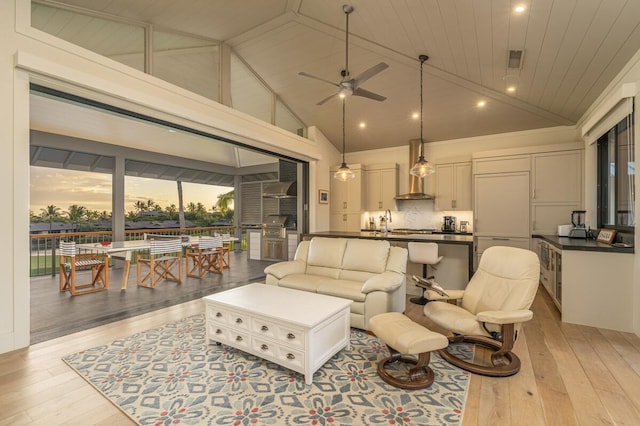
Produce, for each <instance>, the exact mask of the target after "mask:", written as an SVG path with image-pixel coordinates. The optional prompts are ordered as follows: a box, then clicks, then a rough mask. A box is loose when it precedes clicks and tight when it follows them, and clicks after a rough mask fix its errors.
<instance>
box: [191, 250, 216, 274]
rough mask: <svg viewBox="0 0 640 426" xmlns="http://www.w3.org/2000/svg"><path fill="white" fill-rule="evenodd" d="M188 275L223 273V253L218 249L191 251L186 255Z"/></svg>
mask: <svg viewBox="0 0 640 426" xmlns="http://www.w3.org/2000/svg"><path fill="white" fill-rule="evenodd" d="M186 258H187V260H186V269H187V276H188V277H192V278H202V277H203V276H204V274H206V273H207V272H213V273H215V274H222V268H223V265H222V254H221V253H220V252H219V251H217V250H214V251H210V252H204V253H202V252H200V253H198V252H190V253H187V256H186Z"/></svg>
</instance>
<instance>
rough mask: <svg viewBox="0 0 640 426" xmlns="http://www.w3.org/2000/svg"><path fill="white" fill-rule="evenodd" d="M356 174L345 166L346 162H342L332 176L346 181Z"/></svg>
mask: <svg viewBox="0 0 640 426" xmlns="http://www.w3.org/2000/svg"><path fill="white" fill-rule="evenodd" d="M355 177H356V174H355V173H354V172H353V170H351V169H350V168H349V166H347V163H344V162H343V163H342V164H341V165H340V168H339V169H338V170H337V171H336V172H335V173H334V174H333V178H334V179H337V180H339V181H342V182H346V181H348V180H350V179H354V178H355Z"/></svg>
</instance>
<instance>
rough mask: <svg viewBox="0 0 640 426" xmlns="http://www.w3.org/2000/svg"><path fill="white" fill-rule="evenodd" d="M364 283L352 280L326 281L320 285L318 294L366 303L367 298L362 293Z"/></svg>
mask: <svg viewBox="0 0 640 426" xmlns="http://www.w3.org/2000/svg"><path fill="white" fill-rule="evenodd" d="M361 289H362V282H360V281H350V280H324V281H322V282H320V283H319V284H318V289H317V291H318V293H319V294H326V295H328V296H336V297H342V298H344V299H350V300H353V301H354V302H364V299H365V298H366V297H367V295H366V294H364V293H363V292H362V291H361Z"/></svg>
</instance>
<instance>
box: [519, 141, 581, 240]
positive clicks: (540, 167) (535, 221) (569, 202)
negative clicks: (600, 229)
mask: <svg viewBox="0 0 640 426" xmlns="http://www.w3.org/2000/svg"><path fill="white" fill-rule="evenodd" d="M582 154H583V152H582V150H572V151H560V152H547V153H538V154H532V155H531V219H532V222H531V231H532V232H533V233H534V234H556V233H557V230H558V225H562V224H568V223H571V222H570V220H571V212H572V211H573V210H581V208H582V173H583V171H582V163H583V159H582Z"/></svg>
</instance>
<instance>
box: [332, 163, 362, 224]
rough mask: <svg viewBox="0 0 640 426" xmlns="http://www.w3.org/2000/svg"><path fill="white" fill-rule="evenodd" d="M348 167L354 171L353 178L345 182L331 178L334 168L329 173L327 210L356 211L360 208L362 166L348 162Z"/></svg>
mask: <svg viewBox="0 0 640 426" xmlns="http://www.w3.org/2000/svg"><path fill="white" fill-rule="evenodd" d="M349 168H350V169H351V170H352V171H353V172H354V174H355V178H353V179H349V180H347V181H346V182H342V181H339V180H337V179H334V178H333V174H334V173H335V172H336V170H337V167H336V168H332V169H331V173H330V177H329V178H330V179H331V183H330V191H331V193H330V195H329V203H330V207H329V210H330V211H332V212H358V213H360V211H361V210H362V207H363V202H362V198H363V196H364V180H363V179H362V166H361V165H360V164H350V165H349Z"/></svg>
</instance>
